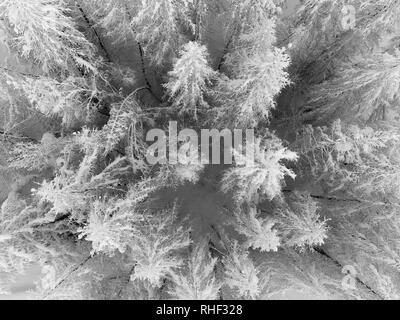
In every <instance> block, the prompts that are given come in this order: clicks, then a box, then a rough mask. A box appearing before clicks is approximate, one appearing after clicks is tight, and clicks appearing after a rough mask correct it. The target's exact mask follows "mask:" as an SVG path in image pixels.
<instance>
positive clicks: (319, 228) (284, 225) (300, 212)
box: [277, 194, 329, 251]
mask: <svg viewBox="0 0 400 320" xmlns="http://www.w3.org/2000/svg"><path fill="white" fill-rule="evenodd" d="M291 198H292V199H289V201H288V202H289V205H288V206H287V207H286V208H282V209H278V213H277V215H278V218H277V221H278V223H277V224H278V227H277V228H278V229H279V230H280V234H281V237H282V238H283V239H284V245H285V246H288V247H295V248H297V249H299V250H300V251H305V250H307V249H313V248H314V246H321V245H323V244H324V242H325V239H326V238H327V237H328V230H329V229H328V221H327V220H326V219H322V218H321V217H320V215H319V212H318V211H319V208H318V204H317V203H316V201H314V200H313V199H312V198H311V197H310V196H309V195H301V194H297V195H295V196H293V197H291Z"/></svg>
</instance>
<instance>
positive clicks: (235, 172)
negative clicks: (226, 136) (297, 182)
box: [221, 136, 297, 204]
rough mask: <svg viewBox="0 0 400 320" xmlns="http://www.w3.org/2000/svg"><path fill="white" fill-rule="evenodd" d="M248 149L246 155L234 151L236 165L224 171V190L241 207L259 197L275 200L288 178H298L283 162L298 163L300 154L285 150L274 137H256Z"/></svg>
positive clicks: (222, 182)
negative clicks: (230, 194)
mask: <svg viewBox="0 0 400 320" xmlns="http://www.w3.org/2000/svg"><path fill="white" fill-rule="evenodd" d="M246 148H247V150H248V151H246V155H242V154H241V153H239V152H238V151H236V152H234V154H235V166H234V167H233V168H231V169H228V170H227V171H226V172H225V174H224V176H223V178H222V181H221V190H222V191H223V192H230V191H233V192H234V197H235V200H236V201H237V202H238V203H239V204H240V203H243V202H247V203H256V202H257V201H258V199H259V197H266V198H268V199H270V200H272V199H273V198H275V197H277V196H279V195H280V194H281V188H282V184H283V183H284V178H285V176H289V177H291V178H295V177H296V175H295V173H294V172H293V171H292V170H290V169H288V168H287V167H285V166H284V165H283V164H282V162H283V161H296V160H297V154H296V153H295V152H293V151H289V150H288V149H287V148H286V147H284V146H283V144H282V142H281V141H280V140H279V139H278V138H277V137H275V136H271V137H267V138H266V139H263V140H262V139H260V138H257V139H256V141H255V142H254V144H253V145H250V146H247V147H246Z"/></svg>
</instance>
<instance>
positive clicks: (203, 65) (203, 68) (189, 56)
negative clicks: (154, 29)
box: [164, 42, 217, 119]
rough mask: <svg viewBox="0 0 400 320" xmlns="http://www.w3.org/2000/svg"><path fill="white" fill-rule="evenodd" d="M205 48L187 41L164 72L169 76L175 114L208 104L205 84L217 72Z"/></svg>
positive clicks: (202, 108)
mask: <svg viewBox="0 0 400 320" xmlns="http://www.w3.org/2000/svg"><path fill="white" fill-rule="evenodd" d="M207 60H208V55H207V48H206V47H205V46H201V45H199V44H198V43H196V42H188V43H187V44H186V45H185V46H184V47H183V49H182V51H181V52H180V57H179V59H178V60H177V61H176V62H175V64H174V68H173V70H172V71H170V72H169V73H168V75H169V77H170V80H169V82H168V83H166V84H165V85H164V86H165V88H166V89H167V94H168V95H169V97H170V99H171V101H173V104H172V108H174V109H177V111H178V113H179V114H182V113H188V114H193V117H194V118H195V119H196V118H197V114H198V113H204V111H205V109H208V108H209V105H208V103H207V102H206V100H205V95H206V94H209V93H210V90H209V85H210V83H211V81H212V80H213V79H216V77H217V73H216V72H215V71H214V70H213V69H211V67H209V66H208V61H207Z"/></svg>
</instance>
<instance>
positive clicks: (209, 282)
mask: <svg viewBox="0 0 400 320" xmlns="http://www.w3.org/2000/svg"><path fill="white" fill-rule="evenodd" d="M206 240H207V239H206ZM206 240H202V241H199V242H198V243H197V244H196V246H195V247H193V248H192V252H191V254H190V257H189V259H188V261H187V262H186V265H185V266H184V269H183V271H180V272H174V273H172V275H171V279H172V282H173V283H174V287H173V289H171V291H170V292H169V293H170V294H171V296H172V297H174V298H176V299H180V300H216V299H217V298H218V293H219V290H220V287H221V284H220V283H218V281H217V280H216V278H215V274H214V273H215V267H216V263H217V258H211V256H210V253H209V248H208V241H206Z"/></svg>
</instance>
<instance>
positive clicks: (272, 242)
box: [232, 207, 280, 252]
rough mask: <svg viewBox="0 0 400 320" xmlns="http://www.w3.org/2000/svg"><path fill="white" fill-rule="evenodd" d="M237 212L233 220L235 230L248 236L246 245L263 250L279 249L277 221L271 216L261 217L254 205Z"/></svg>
mask: <svg viewBox="0 0 400 320" xmlns="http://www.w3.org/2000/svg"><path fill="white" fill-rule="evenodd" d="M243 211H244V212H236V213H235V220H234V221H233V222H232V224H233V226H234V228H235V230H236V231H237V232H238V233H239V234H241V235H243V236H245V237H246V242H245V243H244V246H245V247H247V248H253V249H260V251H261V252H268V251H277V250H278V247H279V246H280V238H279V236H278V230H277V229H276V228H275V224H276V221H274V219H273V218H271V217H265V218H261V217H260V213H259V212H257V209H256V208H254V207H251V208H248V209H245V210H243Z"/></svg>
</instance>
